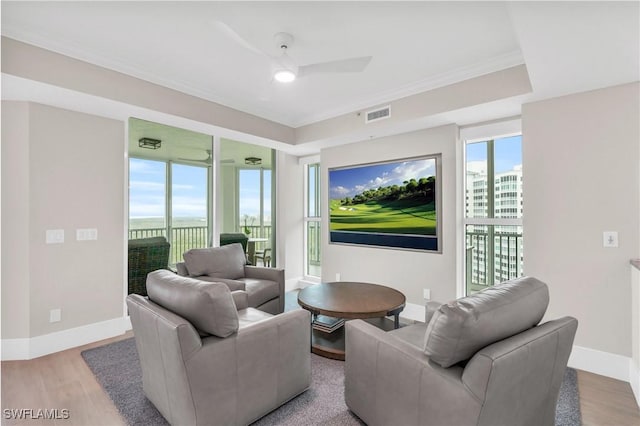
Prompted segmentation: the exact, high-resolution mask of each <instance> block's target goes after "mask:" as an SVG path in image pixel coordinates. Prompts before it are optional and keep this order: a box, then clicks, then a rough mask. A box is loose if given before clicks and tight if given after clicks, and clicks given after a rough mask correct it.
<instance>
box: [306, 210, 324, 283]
mask: <svg viewBox="0 0 640 426" xmlns="http://www.w3.org/2000/svg"><path fill="white" fill-rule="evenodd" d="M306 274H307V275H308V276H312V277H318V278H319V277H320V276H321V275H322V273H321V269H320V222H307V271H306Z"/></svg>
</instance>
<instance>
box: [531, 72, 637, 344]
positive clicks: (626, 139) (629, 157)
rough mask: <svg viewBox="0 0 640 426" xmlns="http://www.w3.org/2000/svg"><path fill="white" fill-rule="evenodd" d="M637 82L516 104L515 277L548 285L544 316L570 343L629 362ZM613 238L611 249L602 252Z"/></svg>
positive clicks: (635, 238)
mask: <svg viewBox="0 0 640 426" xmlns="http://www.w3.org/2000/svg"><path fill="white" fill-rule="evenodd" d="M639 92H640V87H639V84H638V83H635V84H628V85H623V86H617V87H612V88H607V89H602V90H597V91H592V92H586V93H580V94H576V95H571V96H565V97H561V98H556V99H551V100H547V101H542V102H536V103H532V104H528V105H524V107H523V113H522V123H523V162H524V182H523V184H524V192H525V205H524V217H523V223H524V256H525V263H524V271H525V274H527V275H533V276H536V277H538V278H540V279H541V280H543V281H545V282H547V283H548V284H549V288H550V293H551V301H550V304H549V309H548V311H547V317H548V318H553V317H559V316H563V315H571V316H574V317H576V318H577V319H578V321H579V326H578V332H577V335H576V340H575V344H576V345H578V346H582V347H586V348H590V349H595V350H598V351H603V352H608V353H612V354H618V355H622V356H625V357H630V356H631V344H630V342H631V323H632V320H631V302H630V299H631V288H630V282H631V275H630V274H631V269H630V268H629V260H630V259H631V258H635V257H638V254H639V253H640V241H639V239H638V235H639V222H640V220H639V218H640V206H639V204H640V200H639V189H638V186H639V180H638V173H639V167H640V166H639V163H638V155H639V149H640V147H639V145H640V144H639V140H640V130H639V129H640V123H639V117H640V110H639V104H640V102H639ZM603 231H617V232H618V233H619V240H620V246H619V248H603V244H602V232H603Z"/></svg>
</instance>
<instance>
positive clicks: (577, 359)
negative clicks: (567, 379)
mask: <svg viewBox="0 0 640 426" xmlns="http://www.w3.org/2000/svg"><path fill="white" fill-rule="evenodd" d="M630 364H631V358H629V357H626V356H622V355H617V354H612V353H610V352H603V351H599V350H596V349H590V348H584V347H582V346H576V345H574V346H573V349H572V351H571V356H570V357H569V367H571V368H576V369H578V370H584V371H588V372H590V373H594V374H599V375H601V376H607V377H611V378H613V379H617V380H622V381H625V382H630V380H629V379H630V375H629V373H630Z"/></svg>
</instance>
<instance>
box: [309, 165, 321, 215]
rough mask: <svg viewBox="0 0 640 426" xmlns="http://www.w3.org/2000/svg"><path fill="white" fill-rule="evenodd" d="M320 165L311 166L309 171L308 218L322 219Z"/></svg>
mask: <svg viewBox="0 0 640 426" xmlns="http://www.w3.org/2000/svg"><path fill="white" fill-rule="evenodd" d="M319 172H320V165H319V164H310V165H309V167H308V170H307V173H308V179H307V183H308V186H307V200H308V206H307V217H320V179H319V177H320V173H319Z"/></svg>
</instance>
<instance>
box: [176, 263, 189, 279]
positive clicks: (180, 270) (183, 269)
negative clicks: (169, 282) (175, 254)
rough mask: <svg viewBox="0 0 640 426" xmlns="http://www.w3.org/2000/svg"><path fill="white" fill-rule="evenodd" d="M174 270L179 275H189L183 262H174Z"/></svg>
mask: <svg viewBox="0 0 640 426" xmlns="http://www.w3.org/2000/svg"><path fill="white" fill-rule="evenodd" d="M176 272H177V273H178V275H180V276H181V277H188V276H189V270H187V265H185V263H184V262H178V263H176Z"/></svg>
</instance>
